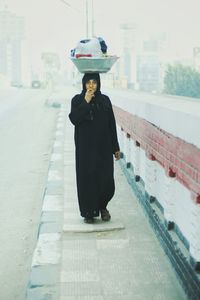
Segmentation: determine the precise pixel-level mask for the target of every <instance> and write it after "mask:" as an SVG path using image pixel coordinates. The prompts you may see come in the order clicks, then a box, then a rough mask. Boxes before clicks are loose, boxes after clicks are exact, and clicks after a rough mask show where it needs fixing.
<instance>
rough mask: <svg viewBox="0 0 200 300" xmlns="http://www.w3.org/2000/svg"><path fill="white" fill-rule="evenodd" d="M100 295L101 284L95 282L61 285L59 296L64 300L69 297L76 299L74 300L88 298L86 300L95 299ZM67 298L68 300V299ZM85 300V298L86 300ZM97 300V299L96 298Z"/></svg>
mask: <svg viewBox="0 0 200 300" xmlns="http://www.w3.org/2000/svg"><path fill="white" fill-rule="evenodd" d="M101 294H102V288H101V283H99V282H95V281H88V282H67V283H61V295H62V296H63V297H66V298H65V300H68V299H70V297H72V299H73V297H76V298H75V299H84V298H81V297H89V298H88V299H90V298H91V299H92V300H93V299H96V298H95V297H100V295H101ZM68 297H69V298H68ZM86 299H87V298H86ZM97 299H98V298H97Z"/></svg>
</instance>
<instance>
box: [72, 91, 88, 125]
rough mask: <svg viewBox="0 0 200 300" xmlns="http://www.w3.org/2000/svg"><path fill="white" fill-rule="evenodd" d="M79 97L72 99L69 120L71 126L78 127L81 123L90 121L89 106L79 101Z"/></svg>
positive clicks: (85, 102)
mask: <svg viewBox="0 0 200 300" xmlns="http://www.w3.org/2000/svg"><path fill="white" fill-rule="evenodd" d="M79 97H80V96H79V95H76V96H75V97H74V98H72V101H71V112H70V114H69V119H70V121H71V122H72V124H74V125H75V126H76V125H79V124H80V123H81V122H82V121H85V120H91V113H90V105H89V104H88V103H87V101H85V100H83V101H79V100H80V98H79Z"/></svg>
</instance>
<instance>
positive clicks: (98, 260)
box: [60, 106, 186, 300]
mask: <svg viewBox="0 0 200 300" xmlns="http://www.w3.org/2000/svg"><path fill="white" fill-rule="evenodd" d="M66 109H67V111H69V106H67V107H66ZM66 125H67V126H66V135H65V150H64V226H63V235H62V244H63V247H62V262H61V277H60V281H61V298H60V299H61V300H64V299H69V300H71V299H77V300H78V299H80V300H83V299H91V300H97V299H98V300H103V299H106V300H111V299H112V300H117V299H120V300H126V299H127V300H128V299H130V300H133V299H141V300H144V299H154V300H155V299H166V300H169V299H170V300H172V299H174V300H178V299H180V300H183V299H186V296H185V294H184V292H183V291H182V288H181V287H180V284H179V282H178V280H177V278H176V275H175V273H174V271H173V269H172V267H171V265H170V263H169V261H168V258H167V257H166V255H165V254H164V252H163V250H162V248H161V246H160V245H159V242H158V241H157V239H156V237H155V234H154V232H153V231H152V229H151V228H150V226H149V224H148V222H147V221H146V218H145V216H144V213H143V211H142V208H141V207H140V205H139V204H138V202H137V199H136V198H135V196H134V194H133V192H132V190H131V188H130V186H129V185H128V183H127V181H126V178H125V176H124V175H123V173H122V171H121V169H120V166H119V164H118V163H117V162H115V180H116V193H115V196H114V198H113V199H112V200H111V202H110V204H109V207H108V208H109V210H110V212H111V214H112V219H111V222H108V223H106V222H102V221H101V220H100V219H99V220H98V219H97V221H96V223H95V224H94V225H90V224H85V223H83V219H82V218H81V217H80V216H79V210H78V202H77V196H76V182H75V166H74V144H73V126H72V125H71V123H70V122H69V120H68V119H67V121H66Z"/></svg>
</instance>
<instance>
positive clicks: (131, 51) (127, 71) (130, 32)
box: [120, 23, 137, 88]
mask: <svg viewBox="0 0 200 300" xmlns="http://www.w3.org/2000/svg"><path fill="white" fill-rule="evenodd" d="M120 30H121V40H122V57H121V61H120V75H121V76H123V77H125V78H126V80H127V87H133V88H135V86H136V84H137V78H136V74H137V72H136V24H135V23H124V24H121V25H120Z"/></svg>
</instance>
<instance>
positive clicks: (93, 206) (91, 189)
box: [69, 73, 120, 223]
mask: <svg viewBox="0 0 200 300" xmlns="http://www.w3.org/2000/svg"><path fill="white" fill-rule="evenodd" d="M82 85H83V90H82V92H81V94H79V95H76V96H74V97H73V99H72V101H71V112H70V114H69V118H70V120H71V122H72V123H73V124H74V125H75V146H76V181H77V191H78V201H79V208H80V214H81V216H82V217H84V222H85V223H93V222H94V217H98V216H99V212H100V214H101V218H102V220H103V221H109V220H110V218H111V216H110V213H109V211H108V210H107V204H108V202H109V201H110V200H111V198H112V197H113V195H114V191H115V185H114V177H113V154H114V156H115V158H116V160H119V159H120V151H119V144H118V140H117V133H116V123H115V118H114V114H113V110H112V104H111V102H110V99H109V98H108V96H105V95H103V94H101V91H100V87H101V84H100V76H99V74H98V73H90V74H85V75H84V76H83V79H82Z"/></svg>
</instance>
